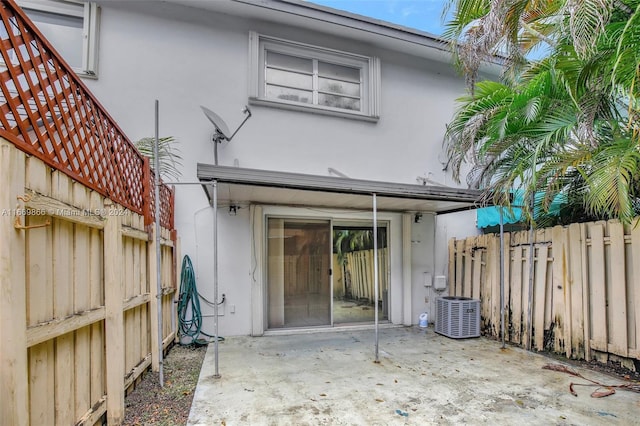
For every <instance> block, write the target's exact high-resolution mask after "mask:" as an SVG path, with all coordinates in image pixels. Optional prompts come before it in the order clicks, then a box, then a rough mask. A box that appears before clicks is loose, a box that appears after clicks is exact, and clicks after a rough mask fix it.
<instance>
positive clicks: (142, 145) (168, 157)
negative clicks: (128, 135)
mask: <svg viewBox="0 0 640 426" xmlns="http://www.w3.org/2000/svg"><path fill="white" fill-rule="evenodd" d="M158 142H159V143H158V161H159V164H160V170H159V171H160V176H161V177H162V179H163V180H178V179H179V178H180V176H181V175H182V173H181V172H180V166H182V163H181V160H182V157H181V156H180V152H179V150H178V149H177V148H176V147H175V142H176V140H175V139H174V137H173V136H165V137H163V138H159V140H158ZM155 143H156V139H155V138H151V137H147V138H142V139H140V140H138V141H136V142H134V145H135V146H136V148H138V151H140V153H141V154H142V155H144V156H145V157H148V158H149V160H150V162H151V166H152V167H153V164H154V156H153V152H154V150H153V146H154V145H155Z"/></svg>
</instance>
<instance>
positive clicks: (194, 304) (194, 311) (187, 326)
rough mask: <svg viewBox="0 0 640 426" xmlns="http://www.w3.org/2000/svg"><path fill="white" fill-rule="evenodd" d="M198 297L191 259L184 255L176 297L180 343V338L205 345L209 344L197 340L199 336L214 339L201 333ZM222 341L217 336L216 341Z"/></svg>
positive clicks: (221, 338)
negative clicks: (178, 291) (187, 338)
mask: <svg viewBox="0 0 640 426" xmlns="http://www.w3.org/2000/svg"><path fill="white" fill-rule="evenodd" d="M200 297H201V296H200V293H198V288H197V286H196V276H195V273H194V271H193V264H192V263H191V258H189V256H188V255H185V256H184V258H183V259H182V272H181V274H180V294H179V296H178V334H179V335H180V336H181V339H180V342H182V337H189V338H191V340H190V342H189V343H192V344H196V345H206V344H207V343H210V342H209V341H207V340H203V339H199V336H200V335H203V336H207V337H211V338H214V336H212V335H210V334H207V333H205V332H204V331H202V311H201V310H200ZM222 340H224V337H220V336H218V341H222ZM189 343H186V344H189Z"/></svg>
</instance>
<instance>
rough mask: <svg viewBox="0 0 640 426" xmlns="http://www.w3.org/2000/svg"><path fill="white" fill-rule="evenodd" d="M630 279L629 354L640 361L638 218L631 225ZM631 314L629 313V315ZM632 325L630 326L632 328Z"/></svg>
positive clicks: (639, 243)
mask: <svg viewBox="0 0 640 426" xmlns="http://www.w3.org/2000/svg"><path fill="white" fill-rule="evenodd" d="M631 247H632V248H631V256H632V258H631V259H632V261H631V265H632V266H631V272H632V275H631V279H630V285H631V288H633V304H632V306H633V309H634V312H633V314H634V318H635V336H634V337H635V339H633V338H632V340H635V345H634V346H631V345H630V347H631V349H632V350H633V353H631V350H630V353H629V356H632V357H634V358H636V359H640V218H637V219H636V220H635V221H634V223H632V224H631ZM630 314H631V313H630ZM633 325H634V324H631V326H633Z"/></svg>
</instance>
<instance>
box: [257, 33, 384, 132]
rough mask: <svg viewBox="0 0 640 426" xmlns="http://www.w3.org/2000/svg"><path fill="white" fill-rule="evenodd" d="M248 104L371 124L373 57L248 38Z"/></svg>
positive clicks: (376, 72) (375, 107) (375, 104)
mask: <svg viewBox="0 0 640 426" xmlns="http://www.w3.org/2000/svg"><path fill="white" fill-rule="evenodd" d="M250 42H251V53H252V55H251V57H252V58H251V59H252V61H253V63H252V66H251V72H252V74H251V77H252V78H251V93H250V101H251V102H252V103H259V104H265V105H273V106H278V107H283V108H289V109H299V110H310V111H312V112H317V113H323V114H329V115H339V116H345V117H352V118H360V119H365V120H372V121H375V120H377V119H378V116H379V112H378V111H379V92H380V89H379V86H380V83H379V81H380V65H379V61H378V59H377V58H372V57H367V56H362V55H355V54H351V53H345V52H340V51H336V50H330V49H324V48H320V47H316V46H309V45H305V44H300V43H294V42H290V41H285V40H280V39H275V38H271V37H266V36H263V35H259V34H257V33H253V32H252V33H251V34H250Z"/></svg>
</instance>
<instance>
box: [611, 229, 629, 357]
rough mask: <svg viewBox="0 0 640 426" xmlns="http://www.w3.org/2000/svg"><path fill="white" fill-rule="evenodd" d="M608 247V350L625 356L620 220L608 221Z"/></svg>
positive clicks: (623, 257) (622, 250)
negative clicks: (609, 278) (609, 279)
mask: <svg viewBox="0 0 640 426" xmlns="http://www.w3.org/2000/svg"><path fill="white" fill-rule="evenodd" d="M607 225H608V228H609V238H610V241H611V248H610V250H611V251H610V256H609V262H610V265H611V266H610V269H611V283H610V289H611V292H610V297H609V299H608V300H609V306H610V308H611V309H609V320H610V321H609V324H611V325H612V326H611V327H610V328H609V339H610V342H609V347H608V352H611V353H614V354H616V355H620V356H623V357H626V356H628V355H629V345H628V343H627V291H626V281H627V280H626V272H625V252H624V244H625V243H624V228H623V226H622V224H621V223H620V222H616V221H610V222H608V224H607Z"/></svg>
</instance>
